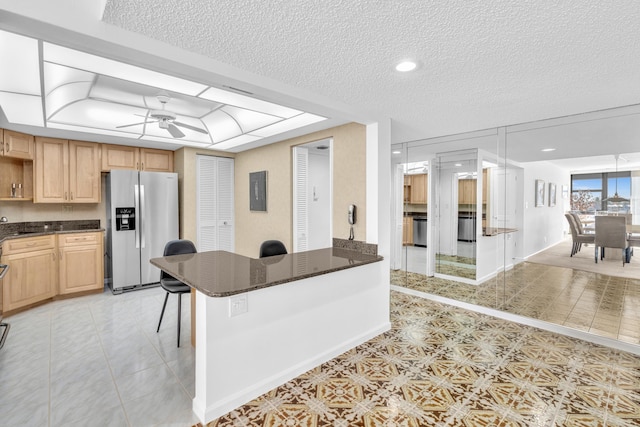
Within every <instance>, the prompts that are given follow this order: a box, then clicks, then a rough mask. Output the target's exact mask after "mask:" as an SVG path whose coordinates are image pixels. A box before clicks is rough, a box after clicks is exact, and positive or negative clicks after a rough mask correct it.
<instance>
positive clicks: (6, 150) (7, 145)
mask: <svg viewBox="0 0 640 427" xmlns="http://www.w3.org/2000/svg"><path fill="white" fill-rule="evenodd" d="M4 145H5V148H4V152H5V153H8V152H9V151H10V150H9V141H7V142H5V144H4Z"/></svg>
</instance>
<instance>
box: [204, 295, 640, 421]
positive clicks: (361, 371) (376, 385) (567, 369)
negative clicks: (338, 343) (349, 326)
mask: <svg viewBox="0 0 640 427" xmlns="http://www.w3.org/2000/svg"><path fill="white" fill-rule="evenodd" d="M391 313H392V314H391V321H392V328H391V330H390V331H388V332H386V333H384V334H381V335H379V336H377V337H375V338H374V339H372V340H370V341H368V342H367V343H365V344H363V345H360V346H358V347H356V348H355V349H352V350H350V351H348V352H346V353H344V354H342V355H340V356H339V357H337V358H335V359H332V360H331V361H329V362H327V363H324V364H322V365H321V366H319V367H316V368H315V369H313V370H311V371H309V372H307V373H305V374H303V375H301V376H299V377H297V378H295V379H294V380H292V381H290V382H288V383H286V384H284V385H282V386H280V387H277V388H276V389H274V390H272V391H271V392H269V393H267V394H265V395H264V396H261V397H260V398H258V399H256V400H254V401H252V402H250V403H249V404H247V405H244V406H242V407H240V408H238V409H236V410H234V411H232V412H230V413H229V414H227V415H224V416H223V417H221V418H219V419H217V420H215V421H213V422H211V423H209V425H208V426H211V427H214V426H215V427H218V426H234V427H236V426H242V427H263V426H274V427H275V426H304V427H307V426H308V427H311V426H313V427H352V426H354V427H382V426H385V427H390V426H405V427H422V426H438V427H444V426H466V427H494V426H505V427H511V426H526V427H537V426H545V427H546V426H554V425H557V426H560V425H563V426H618V427H629V426H637V425H640V410H639V405H640V395H639V392H640V358H639V357H636V356H634V355H632V354H628V353H625V352H622V351H618V350H613V349H610V348H606V347H601V346H597V345H594V344H591V343H587V342H584V341H580V340H576V339H573V338H568V337H565V336H561V335H557V334H554V333H550V332H546V331H541V330H538V329H535V328H531V327H527V326H522V325H519V324H515V323H512V322H507V321H505V320H501V319H497V318H493V317H490V316H486V315H482V314H478V313H471V312H469V311H466V310H463V309H461V308H457V307H453V306H449V305H445V304H439V303H436V302H433V301H430V300H426V299H422V298H419V297H415V296H410V295H407V294H403V293H399V292H392V294H391ZM416 313H421V315H416Z"/></svg>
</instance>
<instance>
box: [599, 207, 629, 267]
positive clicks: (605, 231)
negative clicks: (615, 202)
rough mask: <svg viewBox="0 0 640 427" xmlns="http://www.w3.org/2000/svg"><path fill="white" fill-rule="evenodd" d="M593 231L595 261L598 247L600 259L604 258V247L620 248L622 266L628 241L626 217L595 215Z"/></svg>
mask: <svg viewBox="0 0 640 427" xmlns="http://www.w3.org/2000/svg"><path fill="white" fill-rule="evenodd" d="M595 229H596V233H595V254H594V255H595V261H596V263H597V262H598V248H599V249H600V259H601V260H602V259H603V258H604V249H605V248H617V249H621V250H622V266H623V267H624V264H625V262H626V261H627V251H628V248H629V242H628V241H627V227H626V218H625V217H624V216H596V227H595Z"/></svg>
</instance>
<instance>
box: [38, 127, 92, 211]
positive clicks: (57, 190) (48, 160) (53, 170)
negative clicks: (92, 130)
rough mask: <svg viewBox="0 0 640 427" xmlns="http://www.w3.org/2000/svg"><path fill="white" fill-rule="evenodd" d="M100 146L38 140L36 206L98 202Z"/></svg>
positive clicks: (88, 143)
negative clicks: (39, 204)
mask: <svg viewBox="0 0 640 427" xmlns="http://www.w3.org/2000/svg"><path fill="white" fill-rule="evenodd" d="M99 150H100V145H99V144H96V143H93V142H82V141H67V140H64V139H55V138H45V137H36V157H35V160H34V169H35V170H34V178H35V180H34V184H33V186H34V202H35V203H99V202H100V151H99Z"/></svg>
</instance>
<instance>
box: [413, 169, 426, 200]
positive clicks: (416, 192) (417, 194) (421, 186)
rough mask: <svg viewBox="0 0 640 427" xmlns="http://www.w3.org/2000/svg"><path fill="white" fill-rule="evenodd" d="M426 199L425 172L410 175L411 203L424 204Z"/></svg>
mask: <svg viewBox="0 0 640 427" xmlns="http://www.w3.org/2000/svg"><path fill="white" fill-rule="evenodd" d="M427 200H428V193H427V174H426V173H421V174H418V175H411V203H412V204H418V205H424V204H426V203H427Z"/></svg>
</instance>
